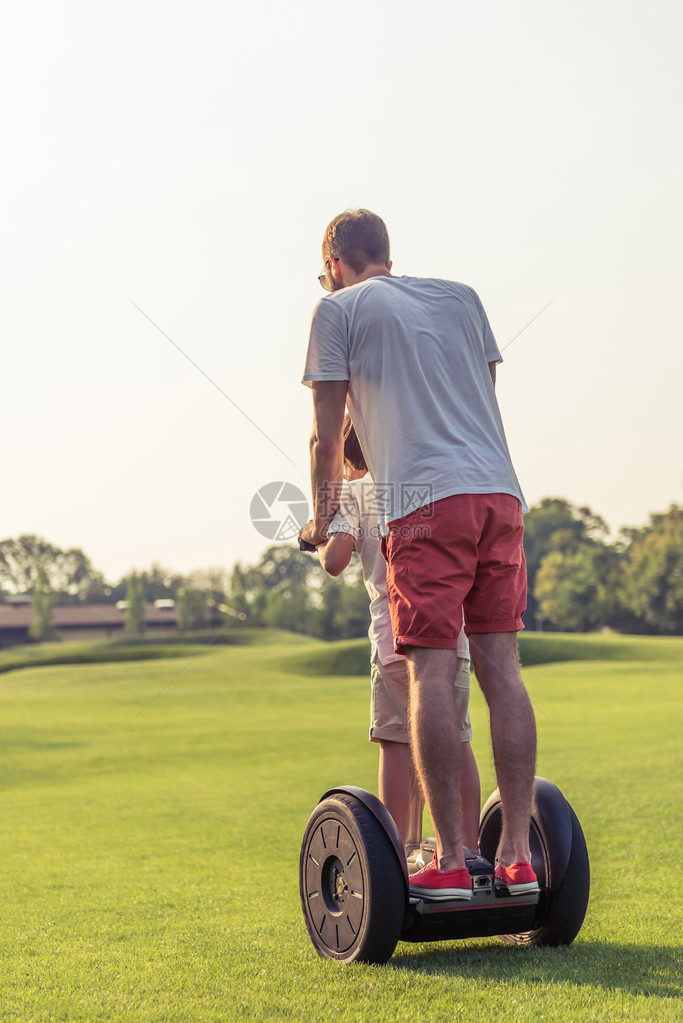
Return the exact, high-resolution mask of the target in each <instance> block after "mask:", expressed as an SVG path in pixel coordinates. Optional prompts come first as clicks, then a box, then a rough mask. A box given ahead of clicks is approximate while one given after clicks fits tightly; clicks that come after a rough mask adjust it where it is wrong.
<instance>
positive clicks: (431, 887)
mask: <svg viewBox="0 0 683 1023" xmlns="http://www.w3.org/2000/svg"><path fill="white" fill-rule="evenodd" d="M408 884H409V891H410V894H411V895H417V896H418V898H420V899H424V901H425V902H438V901H439V900H440V899H464V900H467V899H471V898H472V878H471V877H470V872H469V870H468V869H467V867H458V869H457V870H447V871H444V872H442V871H440V870H439V868H438V866H437V864H436V853H434V859H433V860H432V862H431V863H428V864H427V866H426V867H423V868H422V870H418V872H417V873H416V874H412V875H411V876H410V878H409V879H408Z"/></svg>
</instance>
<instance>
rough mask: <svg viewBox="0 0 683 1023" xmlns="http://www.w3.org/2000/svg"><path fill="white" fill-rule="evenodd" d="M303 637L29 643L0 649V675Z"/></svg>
mask: <svg viewBox="0 0 683 1023" xmlns="http://www.w3.org/2000/svg"><path fill="white" fill-rule="evenodd" d="M306 642H308V639H307V637H305V636H299V635H297V634H295V633H292V632H282V631H280V630H279V629H230V630H226V631H221V632H216V631H214V632H209V631H202V632H186V633H179V634H178V635H171V636H141V637H130V636H121V637H119V638H117V639H109V640H96V641H93V642H90V643H69V642H67V643H31V644H28V645H27V646H15V647H9V648H8V649H7V650H0V674H2V673H3V672H6V671H16V670H17V669H19V668H38V667H41V666H42V667H46V666H48V665H59V664H116V663H118V662H121V661H156V660H161V659H164V660H165V659H167V658H169V657H194V656H196V655H197V654H200V653H204V652H205V651H206V650H208V649H210V648H212V647H222V646H258V647H264V646H266V647H267V646H274V645H277V646H288V647H289V646H296V645H298V644H301V643H306Z"/></svg>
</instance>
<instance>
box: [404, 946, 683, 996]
mask: <svg viewBox="0 0 683 1023" xmlns="http://www.w3.org/2000/svg"><path fill="white" fill-rule="evenodd" d="M414 948H415V949H418V948H420V951H417V952H410V951H409V950H408V946H407V945H404V944H401V945H399V947H398V950H397V952H395V953H394V955H393V957H392V958H391V960H390V961H389V966H390V967H393V968H394V969H396V970H405V971H408V972H410V973H420V974H427V975H429V974H432V975H442V976H447V975H449V974H457V975H458V976H459V977H472V979H473V980H486V981H500V982H503V981H510V980H513V979H514V980H515V981H517V982H519V981H522V982H526V983H528V984H543V985H545V984H558V983H566V984H574V985H576V986H581V985H585V986H589V987H603V988H605V989H606V990H610V991H615V990H620V991H624V992H627V993H628V994H631V995H644V996H646V997H659V998H680V994H681V987H680V972H679V971H680V954H679V952H678V951H677V950H676V949H675V948H665V947H664V948H663V947H661V946H660V947H652V946H648V945H620V944H618V943H617V942H603V941H586V942H578V943H577V944H575V945H572V946H571V947H570V948H566V947H565V948H529V949H525V948H519V947H514V946H508V945H504V944H502V943H501V944H500V945H493V944H492V945H487V946H485V947H483V946H481V945H480V946H478V947H477V948H471V947H470V948H468V947H467V946H464V945H458V944H456V943H452V944H446V943H443V944H441V943H439V944H438V945H437V944H434V945H433V946H431V947H429V946H424V945H422V946H417V945H416V946H414ZM404 950H405V951H404Z"/></svg>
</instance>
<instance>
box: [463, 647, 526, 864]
mask: <svg viewBox="0 0 683 1023" xmlns="http://www.w3.org/2000/svg"><path fill="white" fill-rule="evenodd" d="M469 641H470V656H471V657H472V662H473V664H474V671H475V674H476V676H477V681H478V682H479V685H480V686H481V688H482V692H483V693H484V696H485V697H486V702H487V703H488V707H489V714H490V716H491V744H492V746H493V760H494V763H495V766H496V776H497V778H498V787H499V789H500V797H501V802H502V804H503V827H502V832H501V837H500V846H499V848H498V859H499V861H500V863H501V864H502V865H503V866H505V867H508V866H510V865H511V864H512V863H516V862H518V861H519V860H529V859H530V850H529V819H530V816H531V796H532V792H533V785H534V773H535V770H536V721H535V719H534V711H533V708H532V706H531V700H530V699H529V695H528V693H527V691H526V689H525V687H524V682H523V681H522V675H521V672H520V670H519V656H518V653H517V633H516V632H490V633H485V634H481V635H476V634H474V635H470V637H469Z"/></svg>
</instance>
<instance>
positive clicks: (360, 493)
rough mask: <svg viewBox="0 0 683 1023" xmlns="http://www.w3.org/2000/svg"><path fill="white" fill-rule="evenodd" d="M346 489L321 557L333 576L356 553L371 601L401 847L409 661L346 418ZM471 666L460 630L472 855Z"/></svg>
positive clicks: (376, 726)
mask: <svg viewBox="0 0 683 1023" xmlns="http://www.w3.org/2000/svg"><path fill="white" fill-rule="evenodd" d="M344 466H345V468H344V477H345V478H344V485H343V489H342V495H341V501H340V505H339V508H338V509H337V512H336V513H335V516H334V518H333V519H332V522H331V523H330V526H329V531H328V532H329V539H328V541H327V543H325V544H323V545H320V546H319V547H318V548H317V550H318V555H319V557H320V563H321V565H322V566H323V568H324V569H325V571H326V572H327V573H328V574H329V575H332V576H337V575H339V574H340V573H341V572H343V571H344V569H345V568H346V567H347V565H348V564H349V562H350V560H351V556H352V554H353V551H354V548H355V549H356V551H357V552H358V556H359V557H360V560H361V565H362V567H363V579H364V581H365V586H366V589H367V591H368V594H369V596H370V615H371V624H370V629H369V636H370V642H371V698H370V699H371V710H370V741H371V742H377V743H379V779H378V781H379V798H380V799H381V801H382V802H383V803H384V805H385V806H386V808H387V809H388V811H389V813H390V814H391V816H392V817H393V819H394V821H395V823H396V826H397V828H398V831H399V834H400V836H401V840H402V841H403V842H404V843H405V842H406V838H407V831H408V817H409V807H410V798H411V759H410V735H409V728H408V691H409V680H408V670H407V665H406V659H405V657H404V656H403V655H402V654H397V653H395V651H394V644H393V637H392V629H391V618H390V614H389V606H388V602H387V583H386V564H385V561H384V558H383V556H382V551H381V540H380V533H379V528H378V524H377V501H376V495H375V485H374V483H373V480H372V478H371V476H370V474H369V472H368V468H367V465H366V463H365V459H364V457H363V452H362V450H361V447H360V444H359V443H358V438H357V437H356V433H355V430H354V428H353V426H352V424H351V418H350V416H349V415H348V413H347V415H346V416H345V418H344ZM469 687H470V661H469V648H468V643H467V637H466V636H465V631H464V628H463V630H462V631H461V633H460V636H459V639H458V672H457V677H456V681H455V702H456V704H459V705H460V706H461V707H462V711H463V713H462V719H463V720H464V724H463V727H462V729H461V749H462V769H461V785H460V799H461V806H462V815H463V825H464V827H463V843H464V845H466V846H468V847H469V848H471V849H476V848H477V844H478V831H479V808H480V785H479V771H478V769H477V763H476V760H475V758H474V753H473V751H472V747H471V745H470V743H471V739H472V727H471V724H470V717H469V712H466V713H465V711H466V708H467V704H468V702H469Z"/></svg>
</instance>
